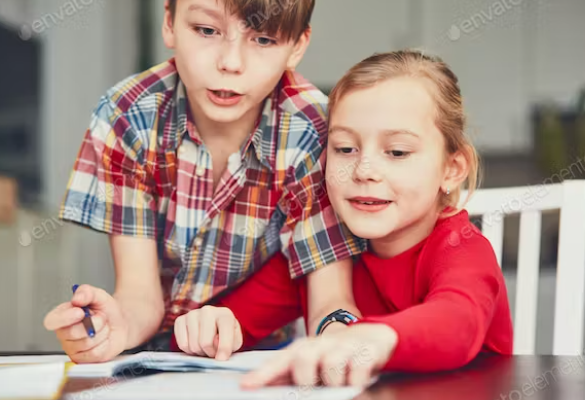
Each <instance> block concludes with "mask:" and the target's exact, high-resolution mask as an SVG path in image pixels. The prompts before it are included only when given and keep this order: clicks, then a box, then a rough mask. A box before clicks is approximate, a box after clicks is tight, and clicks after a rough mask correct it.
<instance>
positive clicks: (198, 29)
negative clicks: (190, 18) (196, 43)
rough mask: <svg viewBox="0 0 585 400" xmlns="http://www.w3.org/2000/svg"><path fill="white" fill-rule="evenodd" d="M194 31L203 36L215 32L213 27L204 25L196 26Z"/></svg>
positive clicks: (211, 34)
mask: <svg viewBox="0 0 585 400" xmlns="http://www.w3.org/2000/svg"><path fill="white" fill-rule="evenodd" d="M195 31H196V32H197V33H199V34H200V35H201V36H204V37H209V36H213V35H214V34H215V33H216V32H217V31H216V30H215V29H213V28H208V27H206V26H196V27H195Z"/></svg>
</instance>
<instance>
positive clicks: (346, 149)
mask: <svg viewBox="0 0 585 400" xmlns="http://www.w3.org/2000/svg"><path fill="white" fill-rule="evenodd" d="M354 151H356V149H355V148H354V147H336V148H335V152H336V153H341V154H351V153H353V152H354Z"/></svg>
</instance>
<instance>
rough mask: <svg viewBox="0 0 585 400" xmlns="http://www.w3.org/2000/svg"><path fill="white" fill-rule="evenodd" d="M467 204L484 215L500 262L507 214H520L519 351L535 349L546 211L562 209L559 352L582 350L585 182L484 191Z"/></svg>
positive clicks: (555, 334) (555, 347) (556, 317)
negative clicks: (542, 232)
mask: <svg viewBox="0 0 585 400" xmlns="http://www.w3.org/2000/svg"><path fill="white" fill-rule="evenodd" d="M466 196H467V192H463V193H462V195H461V200H462V201H463V200H464V199H465V198H466ZM465 208H466V209H467V211H468V212H469V214H470V216H481V218H482V233H483V234H484V236H486V237H487V238H488V239H489V241H490V242H491V244H492V246H493V248H494V251H495V253H496V257H497V259H498V262H499V263H500V265H501V259H502V245H503V233H504V216H505V215H510V214H520V237H519V248H518V266H517V279H516V304H515V311H516V312H515V320H514V353H515V354H534V353H535V337H536V315H537V298H538V279H539V255H540V234H541V216H542V212H543V211H549V210H560V224H559V246H558V261H557V272H556V273H557V276H556V293H555V297H556V298H555V313H554V328H553V354H554V355H580V354H582V351H583V320H584V317H583V311H584V304H585V290H584V289H585V180H567V181H564V182H563V183H550V184H543V185H537V186H523V187H511V188H494V189H479V190H477V191H476V192H475V193H474V194H473V196H472V197H471V199H470V201H469V202H468V203H467V205H466V206H465Z"/></svg>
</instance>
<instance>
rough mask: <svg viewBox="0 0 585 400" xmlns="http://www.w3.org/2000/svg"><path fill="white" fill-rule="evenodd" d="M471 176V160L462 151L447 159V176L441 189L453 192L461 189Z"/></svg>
mask: <svg viewBox="0 0 585 400" xmlns="http://www.w3.org/2000/svg"><path fill="white" fill-rule="evenodd" d="M468 175H469V160H467V157H465V154H464V153H463V152H461V151H459V152H457V153H455V154H451V155H449V156H448V157H447V160H446V163H445V175H444V177H443V183H442V185H441V188H442V189H443V191H447V189H450V190H451V191H453V190H455V189H456V188H458V187H460V186H461V185H462V184H463V182H465V179H467V176H468Z"/></svg>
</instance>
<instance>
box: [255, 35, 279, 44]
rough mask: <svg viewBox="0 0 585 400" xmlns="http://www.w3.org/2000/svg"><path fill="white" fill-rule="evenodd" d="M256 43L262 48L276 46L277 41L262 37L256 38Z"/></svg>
mask: <svg viewBox="0 0 585 400" xmlns="http://www.w3.org/2000/svg"><path fill="white" fill-rule="evenodd" d="M256 43H258V44H259V45H260V46H271V45H275V44H276V40H274V39H270V38H268V37H264V36H262V37H258V38H256Z"/></svg>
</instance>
